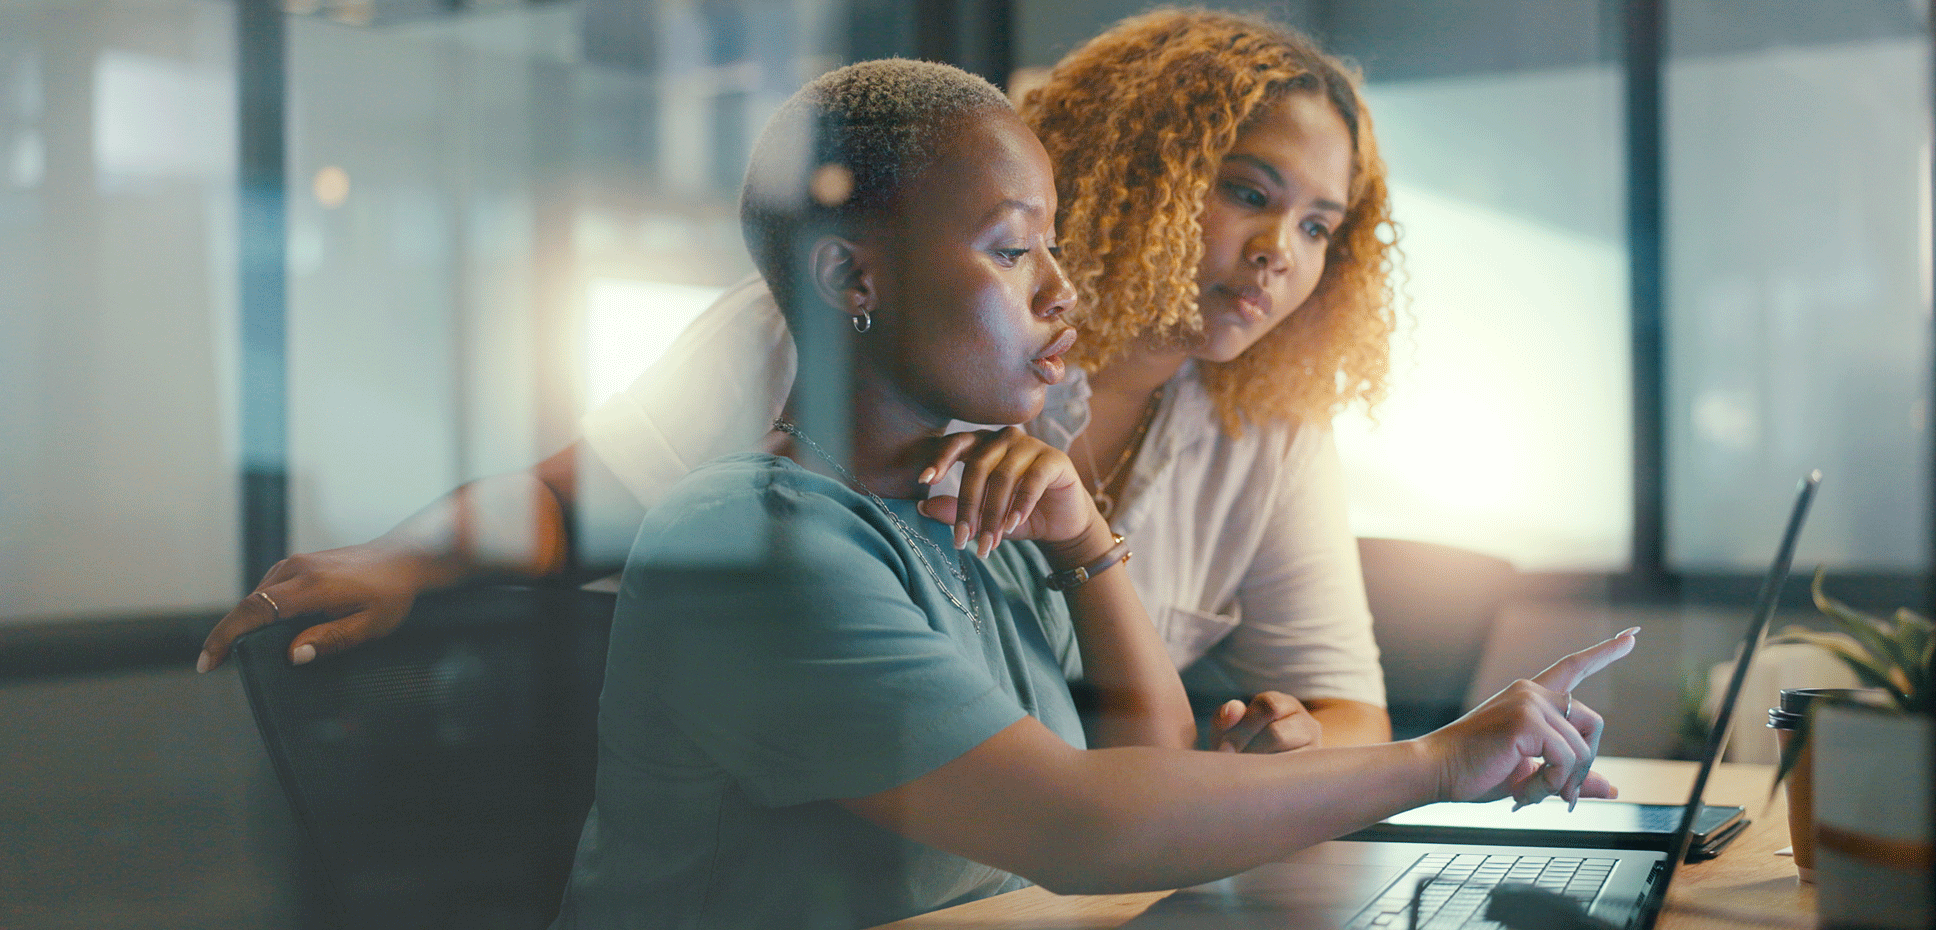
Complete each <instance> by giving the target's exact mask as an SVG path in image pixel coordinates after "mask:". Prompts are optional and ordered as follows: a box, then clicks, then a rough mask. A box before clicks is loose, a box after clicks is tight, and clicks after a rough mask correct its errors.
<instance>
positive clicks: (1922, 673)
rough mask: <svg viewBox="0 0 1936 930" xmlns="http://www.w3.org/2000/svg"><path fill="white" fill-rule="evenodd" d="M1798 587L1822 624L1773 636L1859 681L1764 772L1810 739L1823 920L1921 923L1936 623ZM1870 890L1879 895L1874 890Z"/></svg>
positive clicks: (1927, 898)
mask: <svg viewBox="0 0 1936 930" xmlns="http://www.w3.org/2000/svg"><path fill="white" fill-rule="evenodd" d="M1824 577H1825V573H1824V572H1823V571H1821V570H1819V569H1818V570H1817V571H1816V572H1815V580H1814V583H1813V584H1812V585H1811V586H1810V590H1811V592H1812V593H1813V594H1814V599H1815V606H1816V608H1817V609H1818V610H1820V611H1821V612H1822V615H1823V616H1824V617H1826V618H1827V619H1828V621H1829V624H1830V626H1831V627H1833V629H1834V631H1833V632H1827V633H1824V632H1817V631H1814V630H1809V629H1805V628H1802V627H1789V628H1788V629H1786V630H1784V631H1782V634H1781V635H1780V636H1778V637H1776V640H1775V641H1776V642H1797V643H1810V644H1813V645H1815V646H1819V647H1821V648H1822V649H1825V650H1827V651H1828V652H1829V653H1830V654H1831V655H1833V656H1835V657H1836V658H1837V659H1839V660H1841V662H1842V664H1844V665H1846V666H1847V667H1848V668H1849V670H1850V671H1851V672H1853V673H1854V674H1855V676H1856V678H1857V679H1858V680H1859V681H1861V682H1862V683H1863V684H1864V685H1866V686H1868V688H1869V691H1868V692H1866V693H1865V694H1864V695H1863V697H1862V700H1860V701H1855V700H1847V699H1840V700H1838V699H1835V698H1830V699H1828V700H1825V701H1823V702H1821V703H1819V704H1818V705H1816V708H1815V710H1814V712H1813V713H1811V714H1809V715H1808V716H1807V717H1806V718H1804V719H1803V720H1802V721H1801V722H1800V726H1799V727H1798V729H1797V731H1796V733H1795V735H1794V737H1793V738H1792V739H1790V740H1789V741H1788V744H1787V745H1786V746H1785V747H1784V749H1783V751H1782V755H1781V763H1780V765H1779V767H1778V769H1777V774H1776V780H1777V782H1779V781H1780V780H1781V779H1782V778H1784V777H1786V776H1787V775H1788V774H1789V772H1790V771H1791V770H1792V769H1793V768H1794V766H1795V763H1796V760H1797V759H1798V757H1799V756H1800V755H1801V754H1802V750H1803V749H1804V748H1807V747H1809V746H1811V745H1812V747H1813V752H1812V753H1811V755H1812V756H1813V782H1814V785H1813V787H1814V821H1815V822H1814V837H1815V865H1816V881H1817V885H1818V886H1819V890H1820V898H1819V900H1820V907H1821V917H1822V922H1823V925H1824V926H1829V927H1836V926H1863V927H1904V928H1910V927H1925V926H1927V925H1928V924H1929V922H1930V918H1931V916H1932V915H1936V909H1932V887H1931V886H1932V879H1931V871H1932V870H1931V856H1930V832H1929V813H1930V808H1929V804H1930V793H1931V788H1932V783H1931V780H1930V766H1929V762H1930V758H1929V757H1930V740H1931V731H1932V729H1936V727H1933V726H1932V719H1936V718H1933V716H1932V715H1933V714H1936V685H1932V678H1931V658H1932V650H1936V624H1932V623H1931V622H1930V621H1929V620H1928V619H1927V618H1925V617H1922V616H1920V615H1918V614H1916V613H1915V612H1914V611H1911V610H1909V609H1907V608H1902V609H1898V610H1897V611H1896V612H1895V614H1894V615H1893V616H1892V617H1891V618H1889V619H1886V620H1885V619H1883V618H1881V617H1876V616H1872V615H1870V614H1867V613H1864V612H1862V611H1859V610H1856V609H1855V608H1853V607H1850V606H1848V605H1847V604H1844V603H1842V602H1840V601H1838V600H1836V599H1834V598H1832V597H1829V596H1828V594H1827V593H1826V592H1825V591H1824V590H1823V580H1824ZM1878 892H1882V893H1878Z"/></svg>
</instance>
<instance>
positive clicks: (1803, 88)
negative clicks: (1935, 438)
mask: <svg viewBox="0 0 1936 930" xmlns="http://www.w3.org/2000/svg"><path fill="white" fill-rule="evenodd" d="M1720 9H1721V8H1719V7H1715V8H1714V9H1709V10H1708V13H1709V14H1710V15H1709V16H1708V17H1707V19H1706V20H1704V21H1703V25H1704V27H1705V28H1707V29H1709V30H1721V31H1722V34H1721V38H1727V35H1726V31H1727V30H1735V31H1738V32H1744V33H1745V32H1746V31H1749V30H1750V29H1757V30H1758V29H1762V28H1764V24H1760V23H1749V22H1729V21H1728V20H1727V19H1726V18H1725V17H1718V16H1717V15H1714V14H1716V11H1717V10H1720ZM1892 12H1893V11H1892ZM1706 39H1707V41H1708V42H1710V43H1712V42H1713V41H1715V36H1713V35H1709V36H1706ZM1693 41H1694V39H1693V38H1689V42H1690V43H1691V42H1693ZM1929 68H1930V61H1929V48H1928V39H1927V36H1926V35H1923V34H1915V35H1907V36H1902V37H1900V38H1885V39H1871V40H1863V41H1854V42H1835V43H1825V42H1823V41H1822V37H1821V36H1819V35H1814V34H1809V30H1807V29H1804V30H1801V31H1800V32H1799V33H1798V34H1795V35H1791V36H1786V37H1784V41H1783V42H1781V43H1780V44H1776V45H1774V46H1772V47H1766V48H1751V49H1747V50H1736V51H1728V50H1719V51H1713V52H1698V51H1697V52H1695V53H1690V54H1684V55H1682V56H1680V57H1677V58H1675V59H1674V60H1673V61H1672V62H1671V63H1670V69H1669V72H1668V84H1667V112H1668V123H1667V127H1666V131H1667V140H1668V149H1667V151H1668V156H1667V171H1668V175H1667V191H1668V224H1669V229H1668V234H1667V243H1668V249H1669V252H1668V275H1669V280H1668V297H1669V303H1668V311H1667V324H1668V331H1667V346H1668V358H1667V371H1668V383H1667V388H1668V411H1667V424H1668V436H1667V439H1668V442H1667V454H1668V556H1669V559H1670V562H1671V564H1672V565H1673V566H1674V567H1676V568H1679V569H1683V570H1691V571H1702V570H1708V571H1713V570H1722V571H1726V570H1742V569H1749V568H1752V567H1753V566H1755V565H1758V564H1759V563H1760V562H1761V561H1763V560H1765V559H1766V558H1767V547H1768V543H1767V540H1768V538H1769V535H1770V533H1771V532H1772V529H1771V527H1773V526H1775V525H1776V524H1777V522H1778V521H1779V520H1780V513H1779V512H1778V511H1779V509H1780V508H1779V506H1777V505H1775V504H1773V503H1771V502H1774V501H1778V500H1780V499H1781V497H1782V495H1783V494H1784V493H1785V492H1786V489H1787V488H1789V487H1791V486H1792V485H1793V484H1794V482H1795V479H1796V478H1797V477H1798V476H1799V475H1801V474H1802V473H1804V472H1806V471H1808V470H1809V469H1811V468H1820V469H1821V470H1822V472H1823V474H1824V475H1825V476H1826V478H1827V480H1826V481H1825V482H1824V484H1823V486H1822V499H1821V501H1820V503H1819V505H1818V506H1817V508H1816V510H1817V513H1816V515H1815V517H1814V518H1813V519H1812V521H1811V523H1810V526H1809V530H1808V533H1807V535H1805V536H1804V537H1803V539H1802V543H1801V552H1800V554H1799V555H1798V556H1797V558H1798V559H1799V561H1800V563H1801V564H1808V563H1810V562H1828V563H1831V564H1839V565H1846V566H1851V567H1858V568H1861V569H1867V570H1875V571H1890V570H1895V571H1901V570H1910V571H1922V570H1923V569H1924V568H1925V567H1926V566H1927V564H1928V559H1929V556H1928V544H1927V540H1928V535H1929V531H1928V517H1927V516H1926V514H1927V508H1928V497H1927V493H1926V492H1927V488H1928V479H1927V474H1928V467H1929V463H1928V448H1929V440H1928V439H1927V433H1926V432H1925V431H1926V430H1927V428H1928V426H1927V422H1926V421H1927V416H1928V414H1927V399H1926V398H1927V392H1928V383H1929V371H1930V354H1929V351H1930V350H1929V330H1930V319H1929V305H1930V303H1929V301H1930V298H1929V290H1928V283H1927V282H1928V271H1927V269H1928V263H1929V255H1930V243H1929V232H1928V229H1929V226H1928V223H1929V203H1928V193H1927V192H1928V184H1929V171H1930V167H1929V162H1928V157H1929V156H1928V152H1929V139H1930V93H1929V84H1928V76H1929Z"/></svg>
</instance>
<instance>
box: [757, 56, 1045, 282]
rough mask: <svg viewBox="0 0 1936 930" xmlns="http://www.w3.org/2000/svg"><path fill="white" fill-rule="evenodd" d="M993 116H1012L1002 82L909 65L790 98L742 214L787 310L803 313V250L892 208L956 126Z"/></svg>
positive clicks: (879, 66)
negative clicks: (799, 279) (969, 118)
mask: <svg viewBox="0 0 1936 930" xmlns="http://www.w3.org/2000/svg"><path fill="white" fill-rule="evenodd" d="M991 109H1001V110H1012V107H1011V106H1010V104H1009V102H1008V98H1007V97H1005V96H1003V95H1002V92H1001V91H999V90H996V89H995V86H994V85H993V84H990V83H988V82H987V81H986V80H984V79H982V78H980V77H977V76H975V75H973V74H969V73H968V72H966V71H963V70H961V69H960V68H956V67H954V66H952V65H943V64H936V63H934V62H928V61H911V60H908V59H904V58H888V59H882V60H880V61H863V62H858V63H856V64H851V65H848V66H846V67H844V68H838V69H836V70H833V71H829V72H827V73H826V74H823V75H821V76H820V77H818V78H815V79H814V80H813V81H811V82H809V83H808V84H807V86H805V87H803V88H801V89H800V90H799V92H798V93H795V94H794V95H793V96H792V97H791V98H788V100H787V102H786V103H784V104H782V105H781V107H780V109H779V111H778V112H776V113H774V114H773V118H772V119H771V120H768V121H767V124H766V129H765V131H763V132H762V133H761V134H760V138H759V141H758V142H756V143H755V144H754V146H753V152H752V158H751V160H750V163H749V164H748V166H747V169H746V184H745V186H744V187H743V188H742V189H741V192H740V212H739V215H740V230H741V232H742V234H743V235H744V236H745V238H746V247H747V250H748V251H750V252H751V253H752V255H753V263H754V265H756V266H757V267H758V268H759V271H760V274H761V275H762V276H764V277H765V278H766V282H767V286H768V287H770V288H772V290H773V295H774V298H775V299H776V300H777V301H778V302H779V304H780V309H781V310H782V311H783V312H785V313H786V314H788V316H789V317H791V315H792V314H793V313H795V312H796V307H795V305H796V304H797V303H798V300H799V293H798V284H797V281H796V277H797V272H798V267H797V263H798V262H799V261H800V259H801V258H802V257H803V256H802V254H801V250H802V249H803V248H805V247H806V246H808V245H809V244H811V242H812V241H813V240H814V239H815V238H816V237H818V236H820V235H824V234H828V233H833V234H851V233H852V231H853V229H854V228H855V225H856V224H857V223H858V222H859V221H860V220H861V219H862V218H864V217H867V216H870V215H878V214H881V213H883V212H885V211H887V210H890V209H892V207H893V204H894V200H895V196H896V195H897V194H899V193H900V191H901V189H902V188H903V187H904V186H906V184H907V183H908V181H909V180H911V179H912V178H913V177H914V176H915V175H918V174H920V173H921V171H922V170H923V169H925V168H927V167H928V166H929V165H930V164H932V163H933V162H934V160H935V158H936V156H937V155H938V154H939V152H940V147H941V146H942V145H943V144H944V142H945V141H946V137H947V134H948V133H947V129H948V128H949V127H950V126H951V125H952V124H955V123H957V122H959V121H960V120H961V119H963V118H964V117H967V116H969V115H971V114H974V113H979V112H982V111H984V110H991Z"/></svg>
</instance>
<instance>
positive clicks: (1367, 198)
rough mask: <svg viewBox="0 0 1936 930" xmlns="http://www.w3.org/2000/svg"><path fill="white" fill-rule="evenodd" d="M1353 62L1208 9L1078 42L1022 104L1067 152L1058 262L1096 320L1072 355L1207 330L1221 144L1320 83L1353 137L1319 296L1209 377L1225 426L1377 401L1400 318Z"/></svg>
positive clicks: (1224, 147)
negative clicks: (1211, 208)
mask: <svg viewBox="0 0 1936 930" xmlns="http://www.w3.org/2000/svg"><path fill="white" fill-rule="evenodd" d="M1359 80H1360V79H1359V76H1358V74H1357V72H1356V70H1355V69H1353V68H1352V67H1350V66H1348V65H1346V64H1345V63H1344V62H1342V61H1339V60H1338V59H1337V58H1334V57H1332V56H1331V55H1329V54H1327V53H1325V52H1324V51H1323V50H1322V49H1320V48H1319V47H1318V46H1317V44H1316V43H1315V42H1313V41H1312V40H1311V39H1309V38H1307V37H1306V36H1304V35H1302V34H1301V33H1298V32H1296V31H1294V30H1291V29H1289V28H1287V27H1284V26H1281V25H1278V24H1276V23H1272V22H1270V21H1268V20H1264V19H1259V18H1255V17H1249V16H1242V15H1236V14H1231V13H1223V12H1214V11H1209V10H1201V9H1163V10H1157V11H1154V12H1151V13H1146V14H1143V15H1141V16H1135V17H1131V18H1129V19H1126V20H1123V21H1122V22H1121V23H1118V24H1117V25H1116V26H1115V27H1113V28H1111V29H1110V30H1109V31H1107V32H1104V33H1103V34H1102V35H1099V36H1097V37H1096V38H1094V39H1091V40H1090V41H1089V42H1088V43H1086V44H1084V45H1083V46H1082V47H1080V48H1078V49H1076V50H1075V51H1073V52H1070V53H1069V55H1068V56H1067V57H1065V58H1063V59H1062V61H1061V62H1059V63H1058V64H1057V65H1056V66H1055V68H1054V69H1053V70H1052V71H1051V72H1050V73H1049V75H1048V78H1047V80H1046V81H1045V82H1044V83H1042V84H1041V85H1040V86H1038V87H1036V88H1035V89H1033V90H1032V91H1030V92H1029V93H1028V94H1027V95H1026V96H1025V97H1024V98H1023V100H1022V104H1021V106H1020V107H1019V108H1018V109H1019V111H1020V113H1021V115H1022V118H1023V120H1024V121H1026V122H1027V123H1028V124H1029V127H1030V128H1032V129H1034V130H1035V134H1036V135H1037V136H1039V137H1040V138H1041V140H1042V144H1043V145H1044V146H1046V147H1047V148H1048V151H1049V158H1050V159H1051V160H1052V161H1053V162H1054V164H1055V168H1056V173H1055V174H1056V187H1057V191H1056V193H1057V195H1058V196H1059V198H1060V200H1061V209H1060V213H1059V215H1058V217H1057V224H1058V229H1059V232H1060V234H1061V238H1062V243H1063V251H1062V265H1063V267H1064V269H1065V270H1067V271H1068V274H1069V277H1070V279H1071V280H1072V281H1074V282H1075V286H1076V291H1077V293H1078V295H1079V297H1080V304H1079V306H1078V308H1077V311H1076V315H1075V320H1074V321H1075V322H1076V324H1077V325H1078V326H1079V327H1080V328H1081V330H1082V340H1081V341H1080V342H1079V343H1078V344H1077V345H1076V348H1075V350H1074V352H1073V353H1072V354H1073V355H1074V361H1075V362H1076V363H1077V364H1080V365H1082V366H1083V367H1084V368H1085V369H1087V370H1090V371H1094V370H1096V369H1097V368H1100V367H1102V366H1104V365H1106V364H1108V363H1109V362H1111V361H1113V360H1115V359H1117V358H1120V357H1121V356H1122V355H1124V354H1125V353H1126V352H1127V351H1128V350H1129V348H1130V347H1131V345H1132V343H1133V342H1134V341H1136V340H1137V339H1138V338H1140V337H1144V336H1146V335H1155V336H1158V337H1169V338H1174V337H1176V336H1182V335H1187V334H1189V333H1193V332H1197V331H1199V330H1200V329H1201V328H1202V325H1203V318H1202V315H1201V313H1200V312H1199V311H1198V308H1197V284H1196V274H1197V266H1198V264H1199V263H1200V262H1201V261H1202V259H1203V229H1202V226H1201V225H1199V223H1198V216H1199V215H1200V214H1201V213H1202V212H1203V204H1204V198H1205V197H1206V196H1207V195H1208V194H1209V191H1210V188H1211V185H1212V183H1213V182H1214V180H1215V178H1216V175H1217V172H1218V171H1219V169H1220V168H1221V166H1222V163H1223V159H1224V156H1225V155H1226V154H1228V153H1229V151H1230V150H1231V148H1232V147H1234V146H1235V145H1236V143H1237V137H1238V136H1239V135H1240V134H1241V133H1242V132H1243V131H1244V130H1245V129H1246V128H1247V126H1248V124H1249V123H1250V121H1251V120H1252V119H1253V118H1255V117H1256V116H1257V115H1259V114H1260V113H1262V112H1263V111H1264V110H1265V109H1267V108H1268V107H1270V106H1271V105H1272V104H1274V103H1275V102H1277V101H1278V100H1280V99H1282V98H1283V97H1284V96H1285V95H1287V94H1290V93H1295V92H1304V93H1318V94H1323V95H1324V96H1325V97H1326V98H1327V99H1329V100H1330V102H1331V103H1332V105H1333V106H1335V107H1336V108H1337V110H1338V113H1339V115H1340V116H1342V117H1343V118H1344V122H1345V125H1346V126H1347V127H1349V128H1350V129H1351V135H1352V141H1353V144H1354V147H1355V149H1356V152H1355V158H1354V165H1353V171H1352V178H1351V188H1350V193H1349V200H1350V202H1349V203H1348V204H1347V205H1346V206H1347V210H1346V213H1345V219H1344V222H1343V223H1342V224H1341V225H1340V226H1339V227H1338V229H1337V230H1336V231H1335V232H1334V234H1333V236H1332V239H1331V243H1330V246H1329V247H1328V250H1327V253H1326V258H1325V269H1324V274H1323V276H1322V277H1321V278H1320V279H1319V282H1318V286H1317V290H1316V291H1315V292H1313V293H1312V295H1311V297H1310V299H1309V300H1308V301H1306V302H1305V304H1304V305H1303V306H1301V307H1299V308H1298V310H1297V312H1295V313H1293V314H1292V315H1291V316H1290V317H1289V318H1288V319H1286V320H1285V321H1284V322H1283V323H1281V324H1279V325H1278V326H1277V327H1276V328H1275V329H1273V330H1272V331H1271V332H1269V333H1267V334H1266V335H1265V336H1264V337H1263V338H1262V339H1259V340H1258V341H1257V343H1256V344H1255V345H1252V346H1251V347H1250V348H1249V349H1248V350H1246V351H1245V352H1244V353H1243V354H1242V355H1240V356H1238V357H1237V358H1235V359H1232V360H1231V361H1229V362H1225V363H1220V364H1206V365H1204V366H1203V368H1202V374H1203V379H1204V383H1205V385H1206V387H1208V389H1209V391H1210V394H1211V396H1212V397H1213V398H1214V399H1215V402H1216V406H1217V411H1218V414H1219V417H1220V419H1221V420H1222V422H1223V427H1224V430H1225V431H1226V432H1228V433H1230V434H1232V435H1235V434H1237V433H1239V432H1241V431H1242V429H1243V422H1244V420H1246V419H1249V420H1251V421H1253V422H1267V421H1273V420H1282V421H1289V422H1298V421H1324V420H1329V419H1330V418H1331V416H1332V415H1334V414H1336V413H1337V412H1338V411H1339V410H1341V409H1343V408H1344V407H1345V406H1346V405H1348V404H1350V403H1352V402H1353V401H1357V400H1363V401H1365V402H1366V404H1367V406H1371V405H1375V404H1376V403H1377V402H1378V401H1379V400H1380V399H1381V398H1382V397H1383V395H1384V393H1385V388H1386V380H1387V377H1388V374H1389V372H1390V368H1391V358H1390V355H1391V350H1390V337H1391V333H1392V330H1393V328H1394V326H1395V324H1396V319H1395V314H1394V312H1393V309H1392V305H1393V295H1392V289H1391V284H1390V277H1391V275H1390V272H1391V266H1392V264H1393V261H1394V260H1395V257H1396V250H1395V240H1396V238H1397V230H1396V227H1395V226H1394V225H1393V223H1392V221H1391V212H1390V210H1391V208H1390V203H1389V198H1388V195H1387V191H1386V185H1385V164H1384V161H1383V160H1382V159H1380V158H1379V157H1378V146H1377V142H1376V141H1375V140H1374V138H1373V136H1372V130H1371V116H1370V114H1369V113H1367V112H1366V110H1365V106H1364V102H1363V100H1362V99H1361V98H1360V96H1359V91H1358V87H1359Z"/></svg>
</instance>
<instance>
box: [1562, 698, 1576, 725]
mask: <svg viewBox="0 0 1936 930" xmlns="http://www.w3.org/2000/svg"><path fill="white" fill-rule="evenodd" d="M1564 693H1565V694H1566V708H1565V709H1564V710H1561V711H1560V719H1561V720H1565V721H1569V722H1570V721H1572V719H1573V692H1571V691H1567V692H1564Z"/></svg>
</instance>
